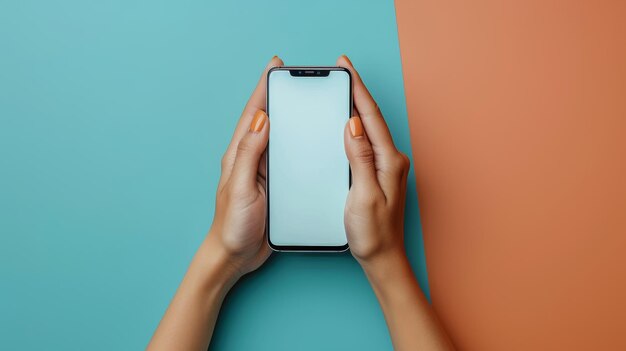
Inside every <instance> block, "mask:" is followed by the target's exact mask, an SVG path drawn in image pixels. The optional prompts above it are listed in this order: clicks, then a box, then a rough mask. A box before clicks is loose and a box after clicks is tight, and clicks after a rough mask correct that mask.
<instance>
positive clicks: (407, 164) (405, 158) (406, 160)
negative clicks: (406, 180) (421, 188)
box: [400, 152, 411, 172]
mask: <svg viewBox="0 0 626 351" xmlns="http://www.w3.org/2000/svg"><path fill="white" fill-rule="evenodd" d="M400 155H401V156H402V161H403V165H402V166H403V169H404V171H405V172H408V171H409V169H410V168H411V159H410V158H409V156H407V154H405V153H404V152H401V153H400Z"/></svg>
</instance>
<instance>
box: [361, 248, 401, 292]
mask: <svg viewBox="0 0 626 351" xmlns="http://www.w3.org/2000/svg"><path fill="white" fill-rule="evenodd" d="M359 263H360V264H361V268H363V271H364V272H365V275H366V276H367V278H368V280H369V281H370V283H371V284H372V285H386V284H388V283H390V282H391V281H393V280H395V279H397V278H402V277H406V276H407V275H410V276H412V275H413V271H412V268H411V264H410V263H409V260H408V258H407V257H406V253H405V252H404V250H403V249H401V248H397V249H394V250H389V251H386V252H384V253H381V254H378V255H375V256H373V257H371V258H368V259H367V260H360V261H359Z"/></svg>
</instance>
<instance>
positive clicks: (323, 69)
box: [265, 66, 354, 252]
mask: <svg viewBox="0 0 626 351" xmlns="http://www.w3.org/2000/svg"><path fill="white" fill-rule="evenodd" d="M276 71H289V73H290V74H291V75H292V76H302V77H325V76H328V75H330V72H331V71H343V72H346V73H347V74H348V79H349V85H350V92H349V96H350V115H349V116H348V119H350V118H351V117H352V114H353V113H354V106H353V97H352V94H353V92H352V89H353V87H352V86H353V83H352V73H351V72H350V70H349V69H347V68H344V67H339V66H332V67H331V66H279V67H272V68H270V69H269V70H268V72H267V76H266V81H265V84H266V90H265V91H266V97H265V112H266V113H267V116H268V118H271V116H270V111H269V101H270V89H269V87H270V76H271V74H272V72H276ZM318 72H319V73H318ZM346 122H347V121H346ZM270 143H271V140H269V141H268V143H267V149H266V157H265V166H266V174H265V198H266V206H267V207H266V208H267V210H266V218H265V233H266V235H267V243H268V245H269V246H270V248H271V249H272V250H274V251H281V252H344V251H347V250H348V249H349V246H348V243H346V244H345V245H341V246H327V245H320V246H300V245H274V244H273V243H272V240H271V237H270V185H269V179H270V158H269V152H270ZM350 187H352V170H351V168H350V165H349V164H348V189H349V188H350Z"/></svg>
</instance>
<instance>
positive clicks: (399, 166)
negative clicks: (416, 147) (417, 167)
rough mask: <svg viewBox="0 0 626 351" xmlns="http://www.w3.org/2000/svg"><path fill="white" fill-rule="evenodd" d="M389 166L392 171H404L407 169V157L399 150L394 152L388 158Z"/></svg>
mask: <svg viewBox="0 0 626 351" xmlns="http://www.w3.org/2000/svg"><path fill="white" fill-rule="evenodd" d="M389 167H390V168H391V170H393V171H394V172H398V173H401V172H404V171H405V170H406V169H407V158H405V156H404V154H403V153H401V152H395V153H393V155H392V156H391V157H390V158H389Z"/></svg>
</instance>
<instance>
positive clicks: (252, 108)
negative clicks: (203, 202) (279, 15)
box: [220, 56, 284, 186]
mask: <svg viewBox="0 0 626 351" xmlns="http://www.w3.org/2000/svg"><path fill="white" fill-rule="evenodd" d="M282 65H284V63H283V60H281V59H280V58H279V57H278V56H274V57H272V59H271V60H270V62H269V63H268V64H267V65H266V66H265V69H264V70H263V74H261V78H260V79H259V82H258V83H257V85H256V88H255V89H254V91H253V92H252V95H251V96H250V99H249V100H248V102H247V103H246V107H245V108H244V110H243V113H242V114H241V118H239V122H238V123H237V127H235V131H234V133H233V137H232V139H231V140H230V144H229V145H228V148H227V149H226V152H225V153H224V157H223V158H222V178H221V180H220V186H221V185H222V183H223V181H225V180H227V179H228V177H229V175H230V172H231V171H232V168H233V164H234V162H235V155H236V153H237V146H238V145H239V141H240V140H241V138H243V136H244V135H245V134H246V132H247V131H248V128H249V127H250V123H251V122H252V118H254V114H255V113H256V111H258V110H263V111H265V97H266V93H267V92H266V90H267V84H266V81H267V72H268V71H269V70H270V69H271V68H272V67H277V66H282Z"/></svg>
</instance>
